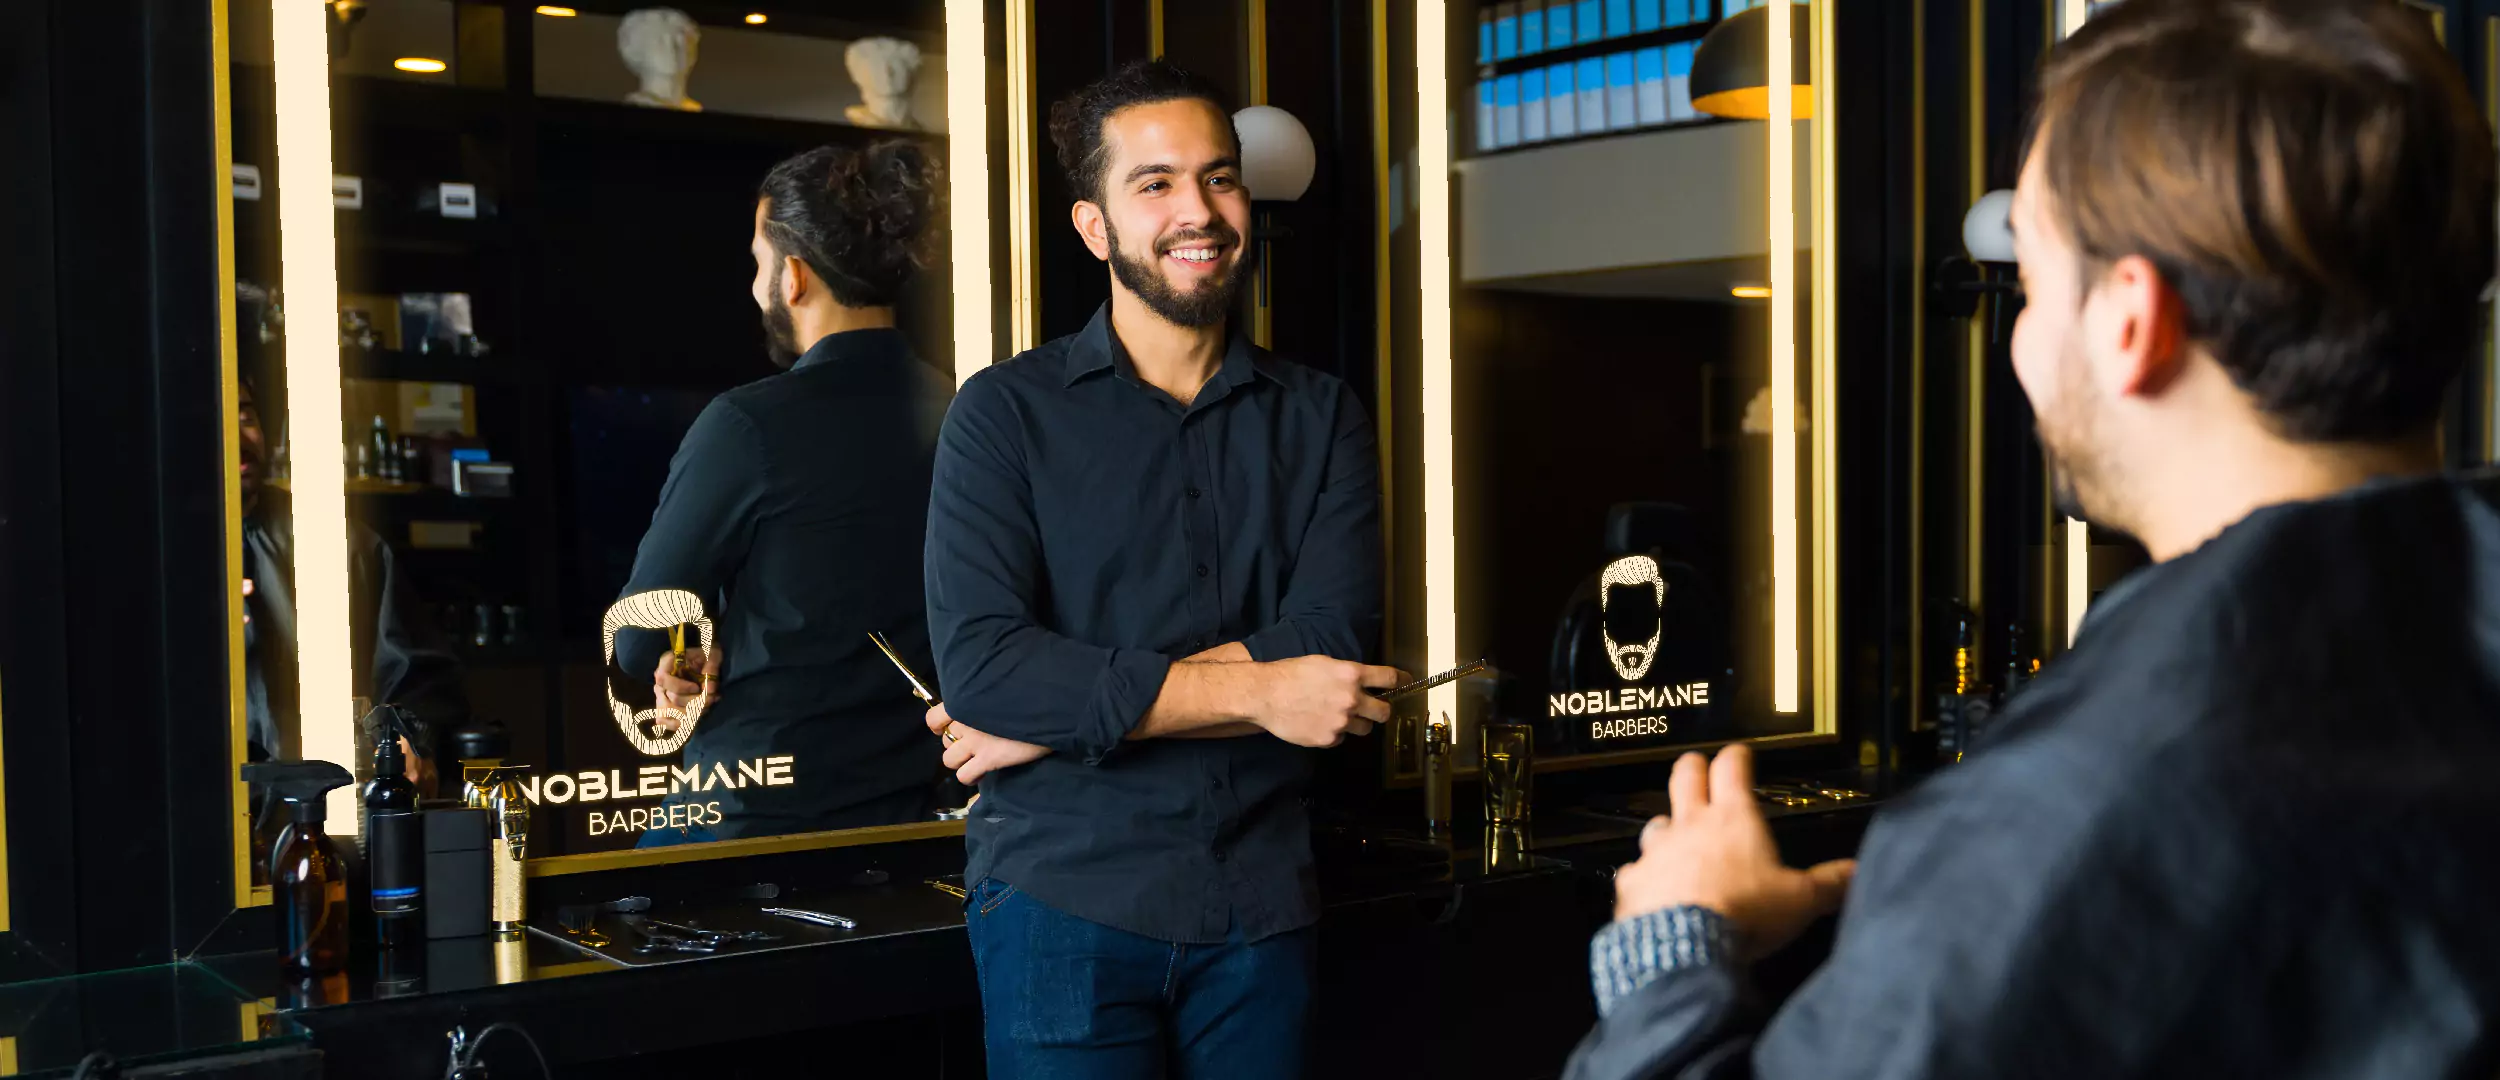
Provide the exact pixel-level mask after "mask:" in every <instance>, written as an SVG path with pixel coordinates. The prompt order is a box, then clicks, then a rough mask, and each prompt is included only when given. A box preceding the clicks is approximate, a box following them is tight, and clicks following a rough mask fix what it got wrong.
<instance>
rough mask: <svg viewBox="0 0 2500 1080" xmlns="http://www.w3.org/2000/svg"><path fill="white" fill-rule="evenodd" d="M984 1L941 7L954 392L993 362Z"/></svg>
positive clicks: (962, 0) (959, 0)
mask: <svg viewBox="0 0 2500 1080" xmlns="http://www.w3.org/2000/svg"><path fill="white" fill-rule="evenodd" d="M981 2H982V0H946V51H947V54H948V57H947V64H946V156H947V175H946V182H947V194H948V196H949V197H948V199H947V229H948V230H949V236H948V238H947V239H948V241H949V243H951V244H952V246H953V252H952V253H953V256H954V260H953V261H954V286H955V385H957V386H961V385H963V384H964V381H965V380H967V379H970V378H972V376H973V375H974V374H975V373H978V372H979V371H980V370H981V369H982V368H985V367H988V366H989V365H990V361H992V360H995V359H997V358H998V353H997V349H998V339H997V331H996V328H995V327H993V326H992V325H991V322H992V320H994V319H995V318H997V311H996V308H995V307H994V306H993V301H992V297H994V296H996V295H997V294H996V293H993V292H991V291H990V282H991V277H990V254H991V252H990V94H989V79H990V74H989V73H990V64H989V40H990V39H989V20H988V19H987V17H986V16H985V15H984V14H983V13H982V11H981Z"/></svg>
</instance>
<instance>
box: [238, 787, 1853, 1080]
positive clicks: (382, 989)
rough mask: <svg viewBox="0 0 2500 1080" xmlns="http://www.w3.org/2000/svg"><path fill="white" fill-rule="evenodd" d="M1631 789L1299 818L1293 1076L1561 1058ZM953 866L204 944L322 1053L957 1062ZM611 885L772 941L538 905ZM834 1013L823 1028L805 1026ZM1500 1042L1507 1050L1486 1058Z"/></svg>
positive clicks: (1802, 824)
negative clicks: (779, 1053)
mask: <svg viewBox="0 0 2500 1080" xmlns="http://www.w3.org/2000/svg"><path fill="white" fill-rule="evenodd" d="M1645 809H1646V807H1645V806H1630V805H1626V806H1622V807H1614V806H1609V807H1605V808H1601V809H1599V810H1596V811H1587V810H1577V811H1560V812H1550V813H1546V814H1544V815H1542V816H1541V817H1540V818H1539V820H1538V821H1537V822H1536V823H1535V824H1533V825H1532V826H1530V827H1529V828H1528V829H1527V830H1526V837H1527V846H1528V848H1529V850H1528V851H1525V852H1518V851H1509V852H1503V853H1500V854H1499V855H1498V856H1497V857H1496V858H1495V859H1494V860H1492V863H1491V865H1488V862H1487V860H1486V858H1485V853H1484V850H1483V844H1482V843H1481V842H1480V838H1481V837H1482V836H1483V831H1482V830H1481V828H1480V827H1473V826H1470V827H1467V828H1462V829H1461V830H1460V831H1459V832H1458V834H1457V835H1456V836H1455V837H1453V838H1451V839H1449V840H1447V841H1441V842H1436V841H1433V840H1431V839H1428V838H1425V837H1422V836H1420V835H1418V834H1416V833H1414V832H1411V831H1402V830H1398V829H1394V828H1379V827H1374V828H1355V827H1352V826H1339V827H1332V828H1322V829H1320V830H1317V831H1316V832H1315V834H1314V838H1313V840H1314V850H1315V854H1316V855H1317V857H1318V863H1319V868H1320V871H1321V873H1320V880H1321V891H1322V898H1323V904H1324V907H1323V914H1322V920H1321V924H1320V949H1321V957H1322V992H1321V999H1322V1000H1321V1008H1320V1012H1321V1020H1320V1025H1319V1028H1318V1030H1317V1031H1316V1032H1315V1043H1316V1045H1318V1046H1319V1047H1321V1048H1322V1049H1323V1050H1324V1051H1325V1053H1324V1054H1323V1056H1322V1058H1321V1060H1320V1061H1319V1062H1318V1063H1315V1065H1314V1068H1315V1070H1317V1071H1316V1073H1315V1075H1344V1076H1361V1075H1378V1072H1379V1070H1381V1069H1387V1070H1389V1071H1391V1072H1401V1071H1406V1072H1412V1071H1414V1070H1416V1069H1418V1068H1421V1067H1422V1066H1423V1065H1424V1064H1425V1061H1426V1059H1433V1060H1435V1061H1436V1062H1437V1065H1436V1067H1435V1069H1434V1070H1427V1071H1443V1072H1446V1071H1449V1070H1456V1071H1459V1072H1468V1073H1471V1074H1473V1073H1483V1074H1486V1075H1502V1074H1504V1073H1505V1071H1516V1070H1527V1071H1525V1072H1519V1073H1518V1074H1519V1075H1534V1069H1535V1066H1536V1063H1538V1062H1545V1063H1549V1064H1550V1063H1552V1062H1558V1061H1560V1060H1561V1055H1563V1054H1565V1053H1567V1052H1568V1048H1569V1040H1570V1039H1571V1038H1574V1037H1576V1035H1577V1033H1578V1032H1579V1031H1581V1030H1584V1029H1585V1027H1586V1024H1587V1022H1588V1019H1589V1018H1591V1017H1593V1016H1594V1012H1593V1005H1592V1003H1590V1002H1589V1001H1588V995H1587V989H1586V974H1585V972H1586V956H1585V952H1586V946H1587V940H1588V934H1589V933H1590V932H1591V931H1592V930H1593V929H1594V928H1595V926H1597V925H1599V924H1600V923H1602V921H1603V920H1604V918H1605V917H1606V912H1607V905H1608V904H1609V902H1610V896H1611V887H1610V885H1609V884H1608V879H1610V878H1611V875H1612V873H1613V870H1614V867H1615V866H1617V865H1619V864H1621V863H1623V862H1625V861H1629V860H1630V859H1631V858H1633V857H1634V856H1636V855H1637V853H1638V851H1637V847H1638V835H1639V831H1640V827H1641V823H1642V821H1644V820H1645V817H1644V816H1643V812H1644V811H1645ZM1820 809H1821V810H1822V811H1829V812H1817V813H1800V812H1798V811H1796V810H1789V811H1786V812H1785V813H1784V815H1783V816H1781V817H1780V819H1779V820H1777V821H1775V824H1774V829H1775V832H1776V833H1778V834H1779V835H1781V836H1782V838H1783V847H1784V848H1786V847H1790V846H1792V845H1791V844H1790V843H1789V838H1790V837H1813V836H1820V835H1823V834H1826V833H1828V834H1829V835H1831V836H1833V837H1839V838H1843V839H1840V840H1836V841H1835V842H1838V843H1844V844H1854V839H1855V836H1856V833H1857V831H1858V830H1860V829H1862V828H1863V825H1864V817H1865V813H1866V811H1867V809H1868V808H1867V807H1862V806H1861V807H1851V806H1840V807H1824V808H1820ZM1805 846H1806V847H1807V848H1809V849H1815V850H1813V851H1799V852H1794V853H1792V855H1791V857H1792V860H1793V859H1797V858H1800V857H1802V856H1804V855H1807V854H1819V849H1821V848H1823V847H1825V846H1827V845H1826V844H1824V843H1822V842H1819V841H1814V842H1808V843H1806V844H1805ZM1826 857H1827V856H1826ZM961 865H962V864H961V847H960V841H957V840H951V839H948V840H932V841H920V842H913V843H905V844H889V845H879V846H876V847H871V848H854V849H838V850H837V851H826V852H815V853H809V856H808V857H805V858H776V859H763V858H755V859H742V860H738V861H736V862H722V863H708V864H705V863H697V864H684V865H679V866H672V867H666V868H656V869H657V870H658V872H653V871H640V872H616V873H609V874H598V875H581V876H579V877H577V878H576V877H565V878H554V879H541V880H534V881H533V882H532V883H531V887H532V897H531V899H532V909H533V911H534V912H535V913H536V914H537V918H536V919H534V920H533V925H534V926H536V927H537V928H538V932H535V933H532V934H529V935H527V936H525V937H523V938H520V939H517V940H503V941H498V940H494V939H489V938H476V939H466V940H458V941H442V942H432V943H429V945H428V947H427V948H426V949H424V950H423V951H422V955H421V956H409V957H407V958H405V959H397V958H395V959H394V961H393V962H392V963H391V965H390V966H389V967H388V968H385V967H384V965H383V964H382V963H381V962H380V959H379V958H378V957H376V956H375V955H373V954H372V952H371V951H370V950H363V951H360V952H359V954H358V955H357V957H356V961H355V964H354V966H353V967H352V968H351V970H350V971H349V972H348V973H347V974H346V976H344V977H343V978H336V979H332V980H329V981H327V982H325V983H320V984H310V985H307V984H302V983H289V982H288V981H286V980H284V979H281V978H279V977H278V976H277V974H276V972H275V970H274V966H273V965H272V963H271V959H270V957H268V956H267V955H265V954H254V955H245V956H237V957H225V958H219V959H217V960H214V961H210V962H209V963H210V965H211V966H212V967H213V968H214V969H215V970H216V971H217V973H218V974H219V975H221V976H222V977H224V978H226V979H227V980H229V981H232V982H234V983H235V984H237V985H239V986H241V987H243V988H245V990H246V991H247V992H248V993H250V994H251V995H253V996H255V997H256V998H257V999H258V1000H260V1001H261V1002H263V1003H264V1004H265V1005H266V1006H267V1007H269V1008H272V1009H279V1010H285V1015H286V1017H287V1018H289V1019H291V1020H292V1021H294V1022H297V1023H300V1024H301V1026H302V1027H303V1028H304V1029H307V1030H309V1031H310V1032H311V1034H312V1037H313V1039H314V1041H315V1043H316V1045H318V1046H319V1047H320V1048H321V1050H322V1051H323V1053H324V1055H325V1056H326V1058H327V1061H328V1065H327V1067H328V1069H329V1070H330V1074H331V1075H339V1076H357V1077H373V1078H377V1080H387V1078H392V1077H407V1078H410V1080H418V1078H424V1080H432V1078H434V1077H439V1076H441V1075H442V1074H443V1065H444V1056H445V1053H446V1050H447V1046H448V1044H447V1042H446V1040H445V1033H447V1032H449V1031H450V1030H451V1029H452V1028H453V1027H455V1026H461V1027H465V1028H466V1029H467V1030H468V1031H469V1033H470V1034H471V1035H472V1036H474V1035H475V1034H476V1033H477V1031H478V1030H480V1029H481V1028H483V1027H484V1026H485V1025H486V1024H488V1023H492V1022H498V1021H500V1022H505V1023H509V1024H514V1025H518V1026H519V1027H520V1028H522V1029H523V1030H524V1031H526V1032H528V1033H529V1035H530V1037H531V1038H532V1039H533V1040H534V1041H535V1042H536V1043H537V1044H538V1045H539V1047H540V1048H541V1049H542V1050H543V1051H544V1052H545V1054H546V1056H547V1058H548V1059H549V1060H551V1061H553V1062H555V1063H557V1064H558V1065H559V1066H561V1065H565V1064H568V1063H569V1064H583V1063H591V1062H600V1063H605V1064H602V1065H601V1067H600V1071H601V1075H603V1076H611V1077H617V1078H624V1077H631V1076H635V1075H643V1074H641V1073H637V1072H635V1071H634V1069H636V1068H639V1067H646V1066H647V1067H649V1068H651V1069H652V1070H653V1071H652V1072H651V1073H650V1075H663V1074H664V1073H663V1072H662V1071H660V1066H659V1065H658V1064H656V1063H658V1062H662V1061H678V1062H680V1066H679V1067H681V1068H683V1067H696V1066H698V1065H699V1063H700V1061H701V1060H702V1058H701V1055H702V1054H703V1053H704V1051H705V1048H707V1047H718V1046H722V1045H726V1044H739V1045H742V1046H744V1045H754V1044H758V1041H759V1040H766V1041H768V1040H774V1039H788V1040H794V1041H795V1042H797V1043H804V1044H805V1045H808V1046H822V1045H835V1044H839V1045H841V1046H844V1047H846V1048H847V1049H846V1051H845V1052H846V1053H850V1054H852V1055H854V1056H853V1057H851V1058H848V1059H845V1060H846V1061H847V1062H848V1064H849V1065H850V1066H852V1070H853V1071H859V1072H860V1074H861V1075H869V1074H878V1073H880V1072H881V1071H883V1070H892V1071H905V1070H912V1071H917V1070H922V1069H925V1068H926V1067H927V1066H928V1065H929V1063H930V1058H931V1056H932V1055H934V1056H935V1058H936V1060H938V1061H940V1062H948V1063H952V1066H953V1067H955V1068H958V1069H963V1068H969V1069H971V1070H972V1071H969V1072H964V1073H963V1075H978V1070H977V1059H978V1048H979V1026H978V991H977V984H976V982H975V978H974V972H973V969H972V959H971V953H970V949H969V947H968V946H967V944H966V942H965V940H964V937H963V912H962V903H963V901H962V900H961V899H960V898H958V897H955V896H953V895H950V894H948V893H947V892H945V891H942V890H941V889H939V888H937V887H934V886H932V885H931V884H929V881H930V879H934V878H941V877H942V876H943V875H945V874H947V873H949V872H951V871H953V870H955V869H958V868H960V866H961ZM759 881H771V882H773V883H774V886H773V891H775V892H776V893H777V895H776V896H775V897H774V898H773V899H770V900H757V899H746V898H742V896H741V894H744V893H751V892H754V891H756V885H754V884H750V883H755V882H759ZM629 895H642V896H648V897H650V898H651V900H652V906H651V910H650V911H649V913H648V914H649V915H650V916H652V917H656V918H658V919H661V920H664V921H667V922H673V923H679V924H684V925H689V926H696V927H701V928H704V929H711V930H723V931H744V930H761V931H766V932H769V933H771V934H774V935H776V936H777V938H778V940H776V941H772V942H765V943H758V944H735V943H733V944H730V945H725V946H722V947H721V948H720V950H719V951H718V952H716V953H713V954H711V955H706V956H680V955H675V954H670V955H666V956H662V957H652V958H648V959H649V960H652V961H657V962H647V963H640V964H638V965H636V966H625V965H621V964H619V963H618V962H616V960H614V959H611V958H607V957H602V956H600V955H597V954H598V953H599V952H608V953H614V952H618V951H619V950H618V949H617V948H616V947H615V945H613V944H611V945H610V946H609V947H607V948H605V949H601V950H592V949H586V948H583V947H581V946H580V945H579V944H578V943H577V942H576V941H575V940H568V937H569V935H567V934H566V933H564V931H563V929H562V925H561V922H560V920H559V919H558V918H557V916H556V912H557V909H558V907H559V906H561V905H566V904H585V903H598V902H602V901H610V900H615V899H618V898H620V897H624V896H629ZM767 904H770V905H776V906H786V907H798V908H807V909H811V910H816V911H824V912H830V913H834V914H839V915H843V916H846V917H848V918H851V919H853V920H854V921H855V922H856V923H857V924H858V925H857V927H856V928H855V929H849V930H841V929H833V928H824V927H817V926H812V925H809V924H806V923H801V922H796V921H792V920H787V919H781V918H776V917H774V916H770V915H764V914H762V913H760V911H759V910H758V909H759V908H760V907H762V906H765V905H767ZM596 926H597V928H598V930H599V931H600V932H601V933H603V934H605V935H607V936H608V937H609V938H610V939H611V941H614V940H615V939H616V938H618V937H620V936H626V935H629V934H630V933H631V932H630V931H629V930H627V928H626V927H625V926H624V925H623V924H622V922H621V920H620V918H619V916H617V915H613V914H609V915H603V916H602V917H601V918H600V920H599V921H598V922H597V923H596ZM634 959H636V960H642V959H645V958H640V957H636V958H634ZM1471 1017H1472V1018H1473V1019H1472V1020H1470V1019H1469V1018H1471ZM1467 1023H1482V1024H1489V1025H1494V1026H1495V1027H1496V1028H1499V1029H1503V1030H1510V1031H1514V1032H1516V1037H1515V1038H1512V1039H1510V1040H1509V1041H1507V1042H1503V1043H1501V1044H1499V1045H1477V1046H1475V1047H1474V1048H1473V1049H1467V1050H1464V1052H1461V1051H1459V1050H1457V1049H1453V1050H1450V1051H1448V1052H1450V1053H1453V1054H1455V1055H1456V1056H1453V1057H1450V1058H1449V1059H1448V1060H1447V1061H1445V1062H1444V1061H1438V1059H1437V1057H1436V1055H1440V1054H1442V1053H1444V1051H1443V1050H1441V1049H1435V1048H1432V1047H1430V1046H1426V1045H1424V1044H1421V1043H1417V1042H1415V1040H1414V1032H1416V1031H1418V1030H1421V1029H1422V1028H1441V1027H1445V1026H1447V1025H1450V1024H1461V1025H1464V1024H1467ZM1419 1025H1420V1026H1421V1027H1418V1026H1419ZM836 1029H838V1030H839V1031H840V1032H841V1033H842V1034H840V1035H833V1034H828V1032H832V1031H835V1030H836ZM1457 1030H1467V1028H1466V1027H1464V1026H1461V1027H1460V1028H1458V1029H1457ZM802 1036H804V1038H801V1037H802ZM499 1038H500V1037H499ZM828 1040H830V1041H828ZM1444 1042H1448V1040H1444ZM1449 1045H1450V1046H1451V1047H1464V1046H1465V1045H1466V1041H1465V1040H1457V1041H1455V1042H1449ZM791 1052H793V1053H798V1052H800V1051H797V1050H793V1051H791ZM503 1054H520V1055H522V1056H519V1057H514V1058H511V1059H508V1061H509V1062H510V1063H514V1071H515V1072H516V1073H517V1074H519V1075H531V1073H532V1070H533V1069H534V1066H533V1065H531V1064H528V1063H527V1059H526V1051H525V1050H523V1049H521V1048H519V1047H518V1046H517V1044H516V1045H515V1046H513V1047H511V1048H506V1049H498V1050H495V1051H494V1055H503ZM1418 1054H1422V1055H1423V1057H1421V1058H1419V1057H1418V1056H1417V1055H1418ZM1506 1054H1507V1055H1509V1056H1510V1057H1511V1058H1512V1059H1513V1060H1512V1062H1511V1065H1512V1066H1515V1067H1516V1068H1515V1069H1512V1068H1510V1067H1508V1066H1506V1067H1505V1068H1504V1069H1494V1070H1492V1071H1491V1072H1485V1070H1484V1067H1487V1066H1490V1065H1491V1064H1492V1063H1493V1062H1495V1061H1498V1060H1502V1059H1503V1058H1504V1055H1506ZM950 1055H951V1056H950ZM628 1058H634V1059H639V1063H628V1062H626V1061H625V1060H624V1059H628ZM495 1060H497V1061H507V1059H504V1058H501V1057H496V1058H495ZM967 1062H969V1063H971V1064H966V1063H967ZM942 1075H953V1073H943V1072H942Z"/></svg>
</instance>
